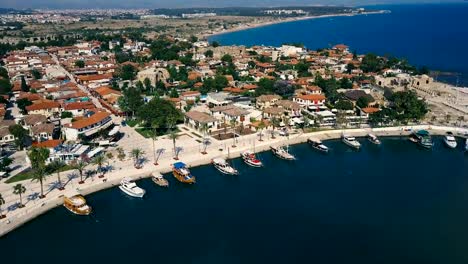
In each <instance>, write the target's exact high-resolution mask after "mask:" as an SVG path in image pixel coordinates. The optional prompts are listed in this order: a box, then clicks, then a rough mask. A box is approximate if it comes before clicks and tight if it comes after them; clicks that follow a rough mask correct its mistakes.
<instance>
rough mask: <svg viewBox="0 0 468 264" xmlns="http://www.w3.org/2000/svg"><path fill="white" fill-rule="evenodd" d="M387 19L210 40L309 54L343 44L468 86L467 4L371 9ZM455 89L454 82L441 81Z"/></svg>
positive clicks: (286, 26)
mask: <svg viewBox="0 0 468 264" xmlns="http://www.w3.org/2000/svg"><path fill="white" fill-rule="evenodd" d="M371 8H373V9H385V10H391V13H390V14H379V15H363V16H355V17H334V18H323V19H313V20H303V21H295V22H291V23H283V24H275V25H271V26H266V27H260V28H254V29H249V30H244V31H239V32H233V33H228V34H222V35H217V36H213V37H211V38H210V40H212V41H214V40H216V41H219V42H221V43H222V44H225V45H231V44H237V45H247V46H251V45H271V46H280V45H281V44H283V43H288V42H289V43H290V42H300V43H304V44H305V45H306V47H308V48H310V49H318V48H326V47H330V46H332V45H335V44H339V43H345V44H347V45H349V46H350V47H351V49H355V50H357V52H358V53H367V52H374V53H377V54H380V55H386V54H391V55H394V56H397V57H400V58H407V59H408V60H409V61H410V63H412V64H416V65H426V66H429V67H430V68H431V69H434V70H440V71H447V72H452V73H457V74H459V78H458V81H459V84H460V85H463V86H468V63H467V62H468V53H467V52H465V50H466V47H467V45H468V3H459V4H429V5H390V6H374V7H371ZM438 79H439V80H443V81H447V82H450V83H453V84H456V82H457V77H454V76H450V77H449V76H445V77H444V76H439V77H438Z"/></svg>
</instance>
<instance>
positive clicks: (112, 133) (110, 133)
mask: <svg viewBox="0 0 468 264" xmlns="http://www.w3.org/2000/svg"><path fill="white" fill-rule="evenodd" d="M119 131H120V126H115V127H114V128H112V130H111V131H109V136H110V137H112V136H114V135H115V134H117V133H118V132H119Z"/></svg>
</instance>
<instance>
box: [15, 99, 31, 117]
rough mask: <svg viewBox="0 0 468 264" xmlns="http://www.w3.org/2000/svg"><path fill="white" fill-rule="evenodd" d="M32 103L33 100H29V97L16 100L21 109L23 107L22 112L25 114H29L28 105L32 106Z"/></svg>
mask: <svg viewBox="0 0 468 264" xmlns="http://www.w3.org/2000/svg"><path fill="white" fill-rule="evenodd" d="M32 104H33V103H32V102H31V101H29V100H28V99H27V98H22V99H18V100H17V101H16V105H17V106H18V108H19V109H21V112H22V113H23V114H27V112H28V111H27V110H26V107H27V106H30V105H32Z"/></svg>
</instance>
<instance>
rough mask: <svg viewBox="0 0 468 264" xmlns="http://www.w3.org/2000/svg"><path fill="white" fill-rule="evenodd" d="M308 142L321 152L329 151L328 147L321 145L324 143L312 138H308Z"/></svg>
mask: <svg viewBox="0 0 468 264" xmlns="http://www.w3.org/2000/svg"><path fill="white" fill-rule="evenodd" d="M308 142H309V145H310V146H311V147H312V148H313V149H315V150H317V151H320V152H322V153H328V151H329V149H328V148H323V147H320V145H322V144H317V143H316V142H314V141H311V140H308Z"/></svg>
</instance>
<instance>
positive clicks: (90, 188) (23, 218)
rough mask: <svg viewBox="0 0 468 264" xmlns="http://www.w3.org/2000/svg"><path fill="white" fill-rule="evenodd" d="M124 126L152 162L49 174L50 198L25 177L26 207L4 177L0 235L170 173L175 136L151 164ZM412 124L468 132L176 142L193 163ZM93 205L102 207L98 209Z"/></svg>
mask: <svg viewBox="0 0 468 264" xmlns="http://www.w3.org/2000/svg"><path fill="white" fill-rule="evenodd" d="M124 129H125V131H124V132H125V133H126V134H127V135H128V136H126V137H125V138H123V139H122V141H123V142H122V145H123V147H124V149H125V150H126V151H127V152H128V151H130V150H131V149H132V148H135V147H141V148H142V149H143V150H144V151H145V152H146V155H145V157H146V158H147V159H148V161H147V162H146V163H145V164H144V166H143V168H142V169H135V168H134V167H133V161H132V160H131V159H130V158H127V159H125V160H123V161H119V160H117V159H112V160H110V162H109V165H110V167H112V168H113V169H112V170H111V171H110V172H108V173H106V176H105V178H104V179H101V178H98V177H97V176H90V177H88V178H87V179H86V181H85V183H84V184H78V181H79V177H78V175H77V174H76V172H74V171H69V172H64V173H62V181H63V182H66V183H67V184H66V189H65V190H64V191H59V190H57V189H55V188H54V186H55V181H56V176H55V175H51V176H50V177H48V178H47V179H46V181H45V183H44V189H45V190H46V194H47V197H46V198H44V199H39V198H38V193H39V190H40V186H39V183H37V182H31V181H30V180H26V181H24V182H22V184H23V185H25V186H26V187H27V192H26V194H25V195H24V198H23V203H24V204H25V205H26V206H25V207H24V208H21V209H19V208H15V205H16V204H17V203H18V201H19V200H18V196H17V195H14V194H13V184H5V183H3V182H2V183H0V193H2V195H3V196H4V198H5V201H6V204H5V205H4V206H3V207H2V208H3V209H7V210H5V211H4V213H6V215H7V218H5V219H2V220H0V236H1V235H4V234H6V233H8V232H10V231H12V230H14V229H15V228H17V227H19V226H21V225H22V224H24V223H26V222H27V221H29V220H31V219H33V218H35V217H37V216H38V215H40V214H43V213H45V212H47V211H48V210H50V209H52V208H54V207H56V206H60V205H61V204H62V203H63V197H64V196H71V195H74V194H77V193H79V194H82V195H87V194H90V193H93V192H96V191H99V190H102V189H106V188H110V187H113V186H117V185H118V184H119V182H120V180H121V179H122V178H123V177H131V178H132V179H135V180H136V179H141V178H145V177H150V176H151V174H152V173H155V172H156V173H166V172H169V171H170V169H171V164H172V163H173V162H174V159H173V158H172V156H173V154H172V153H171V148H172V141H171V140H170V139H168V138H165V137H162V138H160V139H158V140H157V141H156V147H155V148H156V149H159V148H165V149H166V152H165V153H164V154H163V155H161V157H160V159H159V165H158V166H155V165H153V157H152V156H153V155H152V143H151V140H149V139H145V138H143V137H141V136H140V135H138V134H136V132H135V131H134V130H133V129H131V128H129V127H125V128H124ZM410 129H413V130H416V129H427V130H429V131H431V133H432V134H434V135H437V134H444V133H445V132H446V131H452V132H454V133H455V134H458V135H460V134H461V135H465V134H467V133H468V129H462V128H454V127H442V126H428V125H421V126H408V127H389V128H375V129H367V128H363V129H347V130H328V131H320V132H313V133H301V132H299V133H297V134H292V135H290V136H289V138H285V137H279V136H277V137H276V138H275V139H271V137H270V135H268V134H267V135H265V136H264V137H263V141H261V142H260V141H259V138H258V135H256V134H253V135H249V136H244V137H242V138H240V139H238V141H237V142H236V143H235V144H236V147H235V148H233V147H232V145H233V143H234V142H233V140H225V141H215V140H213V141H212V143H211V144H210V145H209V146H208V147H207V149H206V151H207V154H206V155H203V154H201V153H200V152H201V150H202V146H201V145H200V143H199V142H198V141H197V140H199V139H198V138H195V137H190V136H188V135H190V133H189V131H188V130H185V129H182V130H181V131H185V132H183V133H181V134H185V136H181V137H180V138H179V139H178V140H177V146H183V150H182V151H181V153H180V155H179V157H180V160H181V161H184V162H185V163H187V164H189V165H190V166H192V167H194V166H199V165H203V164H208V163H209V162H210V161H211V159H212V158H215V157H219V156H223V157H226V156H227V155H228V149H229V153H230V157H232V158H234V157H238V156H239V155H240V153H241V152H242V151H244V150H247V149H253V147H254V142H255V150H256V151H265V150H268V149H269V147H270V146H271V145H279V144H285V143H286V142H288V143H289V144H298V143H303V142H305V141H306V140H307V139H308V138H310V137H314V138H319V139H322V140H327V139H335V138H339V137H340V136H341V134H342V132H343V131H346V134H348V135H353V136H357V137H361V136H365V135H366V134H367V133H369V132H372V133H374V134H376V135H378V136H400V135H401V136H405V135H407V134H409V133H410ZM133 133H134V134H133ZM88 169H92V167H91V166H90V167H89V168H88ZM95 209H96V210H99V208H95Z"/></svg>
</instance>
